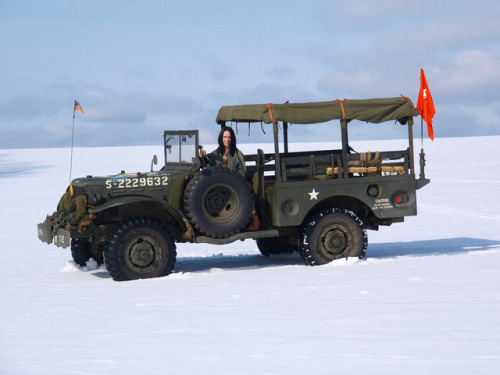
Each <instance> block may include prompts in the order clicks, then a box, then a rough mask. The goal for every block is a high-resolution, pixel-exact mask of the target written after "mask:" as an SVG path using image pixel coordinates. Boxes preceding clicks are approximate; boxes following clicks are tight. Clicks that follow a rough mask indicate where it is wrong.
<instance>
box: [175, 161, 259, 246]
mask: <svg viewBox="0 0 500 375" xmlns="http://www.w3.org/2000/svg"><path fill="white" fill-rule="evenodd" d="M252 204H253V198H252V190H251V188H250V184H248V182H246V181H245V179H244V178H243V177H241V176H240V175H239V174H237V173H235V172H232V171H231V170H229V169H227V168H222V167H211V168H205V169H203V170H202V171H201V172H200V173H198V174H196V175H195V176H194V177H193V178H192V179H191V181H189V183H188V185H187V187H186V190H185V192H184V210H185V211H186V214H187V216H188V217H189V219H190V221H191V223H193V225H194V227H195V228H196V229H197V230H199V231H200V232H201V233H203V234H205V235H206V236H209V237H213V238H225V237H229V236H232V235H233V234H235V233H238V232H239V231H240V230H241V229H243V228H245V227H246V225H247V224H248V222H249V220H250V217H251V215H252Z"/></svg>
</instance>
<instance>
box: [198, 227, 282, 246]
mask: <svg viewBox="0 0 500 375" xmlns="http://www.w3.org/2000/svg"><path fill="white" fill-rule="evenodd" d="M278 236H279V232H278V231H277V230H276V229H271V230H256V231H252V232H243V233H236V234H235V235H233V236H231V237H227V238H212V237H207V236H198V237H196V240H195V242H196V243H210V244H214V245H225V244H228V243H231V242H234V241H238V240H240V241H244V240H246V239H249V238H251V239H256V238H266V237H278Z"/></svg>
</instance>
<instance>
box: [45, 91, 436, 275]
mask: <svg viewBox="0 0 500 375" xmlns="http://www.w3.org/2000/svg"><path fill="white" fill-rule="evenodd" d="M417 115H418V111H417V110H416V109H415V107H414V106H413V104H412V102H411V101H410V100H409V99H408V98H405V97H396V98H384V99H367V100H336V101H327V102H313V103H285V104H262V105H259V104H255V105H236V106H223V107H221V109H220V110H219V112H218V115H217V118H216V123H217V124H218V125H219V126H226V125H231V124H238V123H248V124H258V126H259V127H262V129H263V130H264V129H266V130H267V131H265V134H267V135H268V136H269V137H270V138H271V137H272V142H273V143H274V151H273V152H267V153H266V152H264V151H262V150H261V149H256V150H255V152H254V153H251V154H246V155H245V156H244V158H245V164H246V170H247V171H246V175H245V176H241V175H239V174H237V173H234V172H232V171H230V170H228V169H225V168H222V167H216V166H210V165H205V164H204V161H203V160H202V159H200V158H199V156H198V155H199V150H200V149H201V146H200V145H199V139H198V136H199V134H198V131H197V130H179V131H165V132H164V136H163V143H164V160H165V162H164V165H163V166H162V167H161V168H159V169H158V170H153V169H154V168H153V162H152V163H151V170H149V171H146V172H137V173H125V172H122V173H119V174H115V175H110V176H86V177H82V178H76V179H74V180H73V181H72V182H71V185H70V186H69V187H68V188H67V190H66V192H65V193H64V195H63V196H62V198H61V199H60V202H59V204H58V205H57V210H56V211H55V212H54V213H53V214H51V215H47V217H46V219H45V221H44V222H43V223H40V224H38V237H39V239H40V240H41V241H43V242H46V243H49V244H51V243H54V244H55V245H56V246H59V247H69V248H70V249H71V254H72V257H73V260H74V261H75V263H77V264H79V265H85V264H86V262H87V261H88V260H89V259H90V258H93V259H94V260H95V261H96V262H97V263H99V264H104V265H105V267H106V269H107V271H108V273H109V274H110V275H111V277H112V278H113V279H114V280H117V281H123V280H133V279H140V278H150V277H159V276H165V275H168V274H169V273H171V272H172V271H173V269H174V265H175V260H176V255H177V251H176V243H181V242H188V243H193V244H197V243H209V244H216V245H225V244H229V243H232V242H234V241H237V240H246V239H253V240H255V241H256V243H257V247H258V248H259V250H260V252H261V253H262V254H263V255H265V256H269V255H271V254H278V253H284V252H294V251H296V252H298V253H299V254H300V256H301V257H302V259H303V260H304V262H305V264H307V265H322V264H326V263H329V262H331V261H333V260H335V259H340V258H348V257H358V258H363V257H364V256H365V254H366V250H367V245H368V237H367V229H373V230H377V229H378V228H379V226H388V225H391V224H393V223H398V222H403V221H404V218H405V217H406V216H412V215H416V214H417V196H416V192H417V190H418V189H420V188H422V187H423V186H425V185H427V184H428V183H429V182H430V180H429V179H427V178H426V177H425V172H424V167H425V155H424V153H423V150H422V151H421V153H420V157H419V160H418V162H416V160H415V157H414V148H413V120H414V117H415V116H417ZM332 120H333V121H332ZM352 120H359V121H363V122H366V123H368V125H367V126H400V125H402V126H405V127H406V128H407V130H408V132H407V135H408V142H407V145H406V147H404V148H402V149H398V150H366V151H361V150H358V152H354V151H353V150H352V149H351V147H350V146H349V123H350V122H351V121H352ZM381 123H384V124H381ZM292 124H293V125H294V127H295V126H297V127H304V128H303V129H304V130H305V129H307V127H312V126H313V127H323V129H325V133H327V134H332V131H331V128H332V127H333V128H334V130H335V133H336V134H338V135H339V136H340V139H341V148H328V147H327V148H326V149H323V150H316V149H315V150H303V151H299V152H292V151H290V150H289V144H288V131H289V127H290V126H291V125H292ZM372 124H377V125H372ZM379 124H380V125H379ZM327 129H328V132H326V130H327ZM337 132H338V133H337ZM270 141H271V140H270ZM321 141H325V139H324V137H322V139H321ZM332 141H333V140H332ZM332 143H333V142H332ZM305 145H307V144H305ZM153 160H154V161H156V160H157V158H156V156H155V157H154V158H153ZM416 164H419V174H418V175H417V171H416ZM253 210H255V211H256V212H257V215H258V217H259V219H260V220H259V221H260V226H259V228H258V229H256V230H255V228H252V230H250V229H249V222H250V220H251V217H252V211H253Z"/></svg>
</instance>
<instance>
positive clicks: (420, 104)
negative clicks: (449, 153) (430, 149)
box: [417, 69, 436, 140]
mask: <svg viewBox="0 0 500 375" xmlns="http://www.w3.org/2000/svg"><path fill="white" fill-rule="evenodd" d="M417 109H418V111H419V112H420V116H422V118H423V119H424V121H425V122H426V123H427V133H428V134H429V138H430V139H431V140H434V130H433V129H432V118H433V117H434V115H435V114H436V110H435V109H434V102H433V101H432V95H431V91H430V90H429V86H427V80H426V79H425V74H424V70H423V69H420V92H419V93H418V101H417Z"/></svg>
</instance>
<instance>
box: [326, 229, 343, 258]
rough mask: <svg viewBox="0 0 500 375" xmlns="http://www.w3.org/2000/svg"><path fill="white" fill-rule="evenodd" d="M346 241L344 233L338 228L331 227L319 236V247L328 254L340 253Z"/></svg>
mask: <svg viewBox="0 0 500 375" xmlns="http://www.w3.org/2000/svg"><path fill="white" fill-rule="evenodd" d="M348 243H349V241H348V239H347V236H346V234H345V233H344V231H342V230H341V229H339V228H334V229H331V230H329V231H327V232H326V233H325V234H324V236H322V237H321V245H322V246H321V248H322V250H323V251H324V252H326V253H328V254H329V255H338V254H342V253H343V252H344V251H345V250H346V248H347V246H348Z"/></svg>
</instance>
